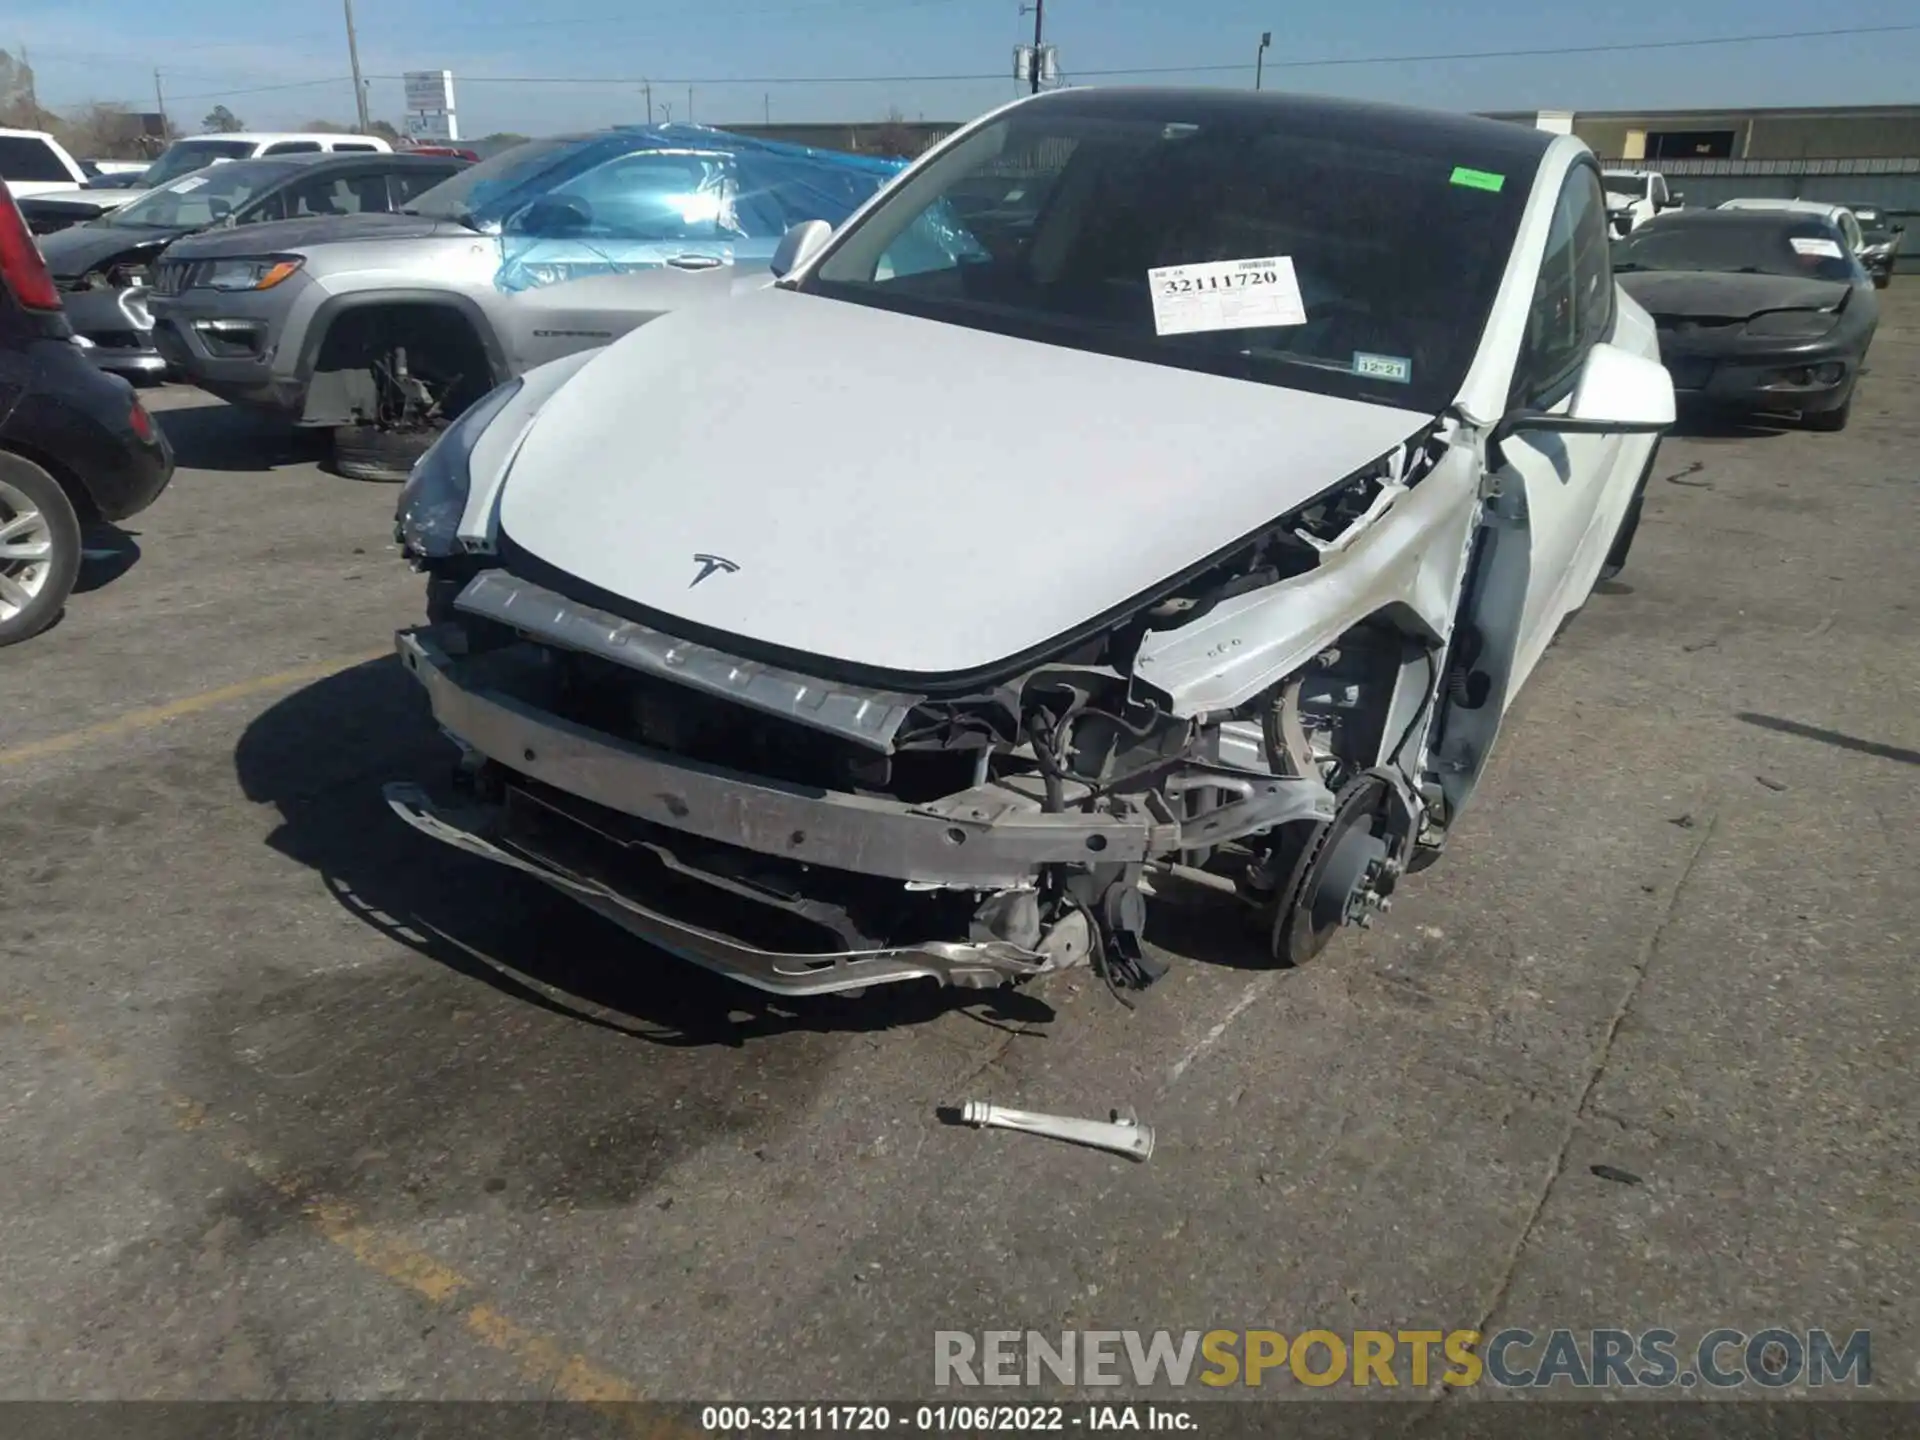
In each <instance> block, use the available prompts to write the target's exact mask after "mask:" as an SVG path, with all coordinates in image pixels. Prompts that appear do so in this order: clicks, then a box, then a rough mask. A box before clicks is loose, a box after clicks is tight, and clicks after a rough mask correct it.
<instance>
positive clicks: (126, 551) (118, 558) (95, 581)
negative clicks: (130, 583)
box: [73, 524, 140, 595]
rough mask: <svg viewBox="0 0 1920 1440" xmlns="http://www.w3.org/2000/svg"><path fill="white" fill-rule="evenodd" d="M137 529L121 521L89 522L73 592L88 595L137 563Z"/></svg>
mask: <svg viewBox="0 0 1920 1440" xmlns="http://www.w3.org/2000/svg"><path fill="white" fill-rule="evenodd" d="M138 533H139V532H138V531H132V530H122V529H121V528H120V527H119V526H118V525H108V524H99V525H89V526H88V527H87V528H86V533H85V535H84V536H83V538H82V547H83V548H82V549H81V551H80V575H79V578H78V579H76V580H75V581H74V582H73V593H74V594H76V595H85V594H87V593H89V592H90V591H94V590H101V589H104V588H106V587H107V586H108V585H111V584H113V582H114V581H116V580H118V579H119V578H120V577H121V576H122V575H125V574H126V573H127V572H128V571H129V570H131V569H133V567H134V566H135V565H138V564H139V563H140V545H139V542H138V539H137V538H136V537H137V535H138Z"/></svg>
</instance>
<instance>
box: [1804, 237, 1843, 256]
mask: <svg viewBox="0 0 1920 1440" xmlns="http://www.w3.org/2000/svg"><path fill="white" fill-rule="evenodd" d="M1793 253H1794V254H1796V255H1823V256H1825V257H1826V258H1827V259H1829V260H1838V259H1840V258H1841V255H1840V242H1839V241H1838V240H1823V239H1822V238H1821V237H1820V236H1818V235H1795V236H1794V237H1793Z"/></svg>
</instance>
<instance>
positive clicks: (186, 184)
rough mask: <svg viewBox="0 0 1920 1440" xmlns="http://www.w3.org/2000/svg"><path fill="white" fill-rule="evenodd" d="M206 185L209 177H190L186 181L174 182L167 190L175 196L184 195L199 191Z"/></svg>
mask: <svg viewBox="0 0 1920 1440" xmlns="http://www.w3.org/2000/svg"><path fill="white" fill-rule="evenodd" d="M206 183H207V177H206V176H204V175H189V176H187V178H186V179H184V180H176V181H174V182H173V184H171V185H169V186H168V187H167V189H169V190H171V191H172V192H173V193H174V194H175V195H184V194H186V193H187V192H188V191H189V190H198V189H199V188H200V187H201V186H202V185H204V184H206Z"/></svg>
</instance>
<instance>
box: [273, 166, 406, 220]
mask: <svg viewBox="0 0 1920 1440" xmlns="http://www.w3.org/2000/svg"><path fill="white" fill-rule="evenodd" d="M369 181H371V182H372V186H373V190H369V189H368V188H367V185H368V182H369ZM374 190H377V191H378V198H377V199H375V200H373V202H372V203H371V204H368V203H366V202H367V200H368V198H369V196H370V195H372V194H373V191H374ZM386 208H387V194H386V186H385V185H384V184H382V183H381V181H380V177H379V176H377V175H373V176H352V177H349V176H345V175H321V176H315V177H314V178H313V179H311V180H308V181H306V182H304V183H303V184H300V185H296V186H294V187H293V188H292V189H290V190H288V191H287V218H288V219H300V218H302V217H304V216H308V215H358V214H359V213H360V212H361V211H362V210H384V209H386Z"/></svg>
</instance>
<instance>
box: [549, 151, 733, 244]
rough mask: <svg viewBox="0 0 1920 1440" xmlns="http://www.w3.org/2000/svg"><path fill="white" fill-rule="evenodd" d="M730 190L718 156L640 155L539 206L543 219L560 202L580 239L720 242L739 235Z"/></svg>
mask: <svg viewBox="0 0 1920 1440" xmlns="http://www.w3.org/2000/svg"><path fill="white" fill-rule="evenodd" d="M732 188H733V187H732V185H731V183H730V178H729V175H728V171H727V164H726V161H725V160H723V159H722V158H721V157H719V156H707V155H670V154H661V153H658V152H653V151H640V152H638V153H636V154H632V155H624V156H622V157H620V158H619V159H617V160H610V161H608V162H607V163H606V164H605V165H600V166H596V167H595V168H594V169H592V170H589V171H588V172H587V173H586V174H584V175H581V176H579V177H577V178H576V179H573V180H569V181H568V182H567V183H566V184H564V185H561V186H558V187H557V188H555V189H554V190H553V191H552V192H551V194H550V195H549V196H548V197H547V199H546V201H543V202H539V203H541V204H542V205H543V206H544V207H545V208H544V209H543V210H542V212H541V213H542V215H545V214H548V213H552V214H559V213H560V208H559V207H556V206H554V205H552V204H551V202H560V205H561V206H564V208H565V211H566V213H567V214H568V215H569V216H571V217H572V218H571V219H570V220H569V222H568V224H569V225H570V226H572V227H577V228H576V229H575V230H574V233H577V234H581V235H587V236H595V237H605V238H610V239H622V240H722V239H727V238H729V237H731V236H733V235H735V234H737V233H738V226H737V225H736V224H735V222H734V219H733V200H732ZM545 228H547V227H546V226H545V225H544V224H543V225H542V229H545Z"/></svg>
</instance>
